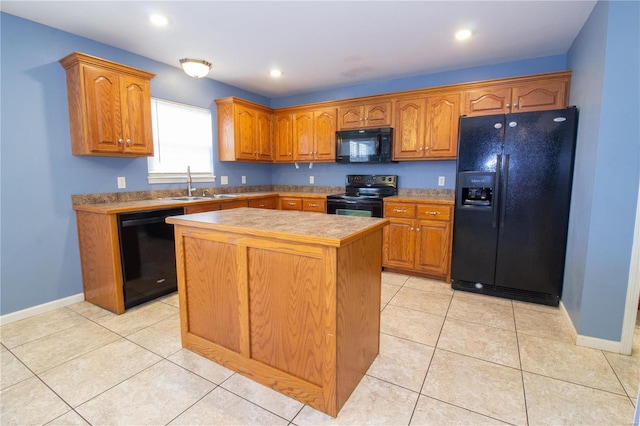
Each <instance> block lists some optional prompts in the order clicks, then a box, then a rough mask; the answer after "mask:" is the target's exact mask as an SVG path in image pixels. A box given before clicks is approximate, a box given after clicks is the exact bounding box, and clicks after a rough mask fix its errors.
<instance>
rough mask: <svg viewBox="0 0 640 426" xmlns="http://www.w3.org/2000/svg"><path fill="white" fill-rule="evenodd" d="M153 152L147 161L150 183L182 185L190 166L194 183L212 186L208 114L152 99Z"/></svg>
mask: <svg viewBox="0 0 640 426" xmlns="http://www.w3.org/2000/svg"><path fill="white" fill-rule="evenodd" d="M151 115H152V125H153V149H154V152H155V155H154V156H153V157H149V158H148V159H147V167H148V169H149V177H148V181H149V183H178V182H180V183H182V182H184V179H185V175H186V173H187V166H191V175H192V179H193V181H194V182H214V180H215V176H213V137H212V133H211V111H210V110H208V109H207V108H198V107H194V106H191V105H185V104H180V103H177V102H169V101H165V100H162V99H156V98H152V99H151Z"/></svg>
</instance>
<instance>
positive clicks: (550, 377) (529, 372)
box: [522, 370, 629, 398]
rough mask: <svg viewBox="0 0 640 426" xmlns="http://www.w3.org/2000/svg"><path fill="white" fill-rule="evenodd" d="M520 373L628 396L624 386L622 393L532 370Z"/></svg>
mask: <svg viewBox="0 0 640 426" xmlns="http://www.w3.org/2000/svg"><path fill="white" fill-rule="evenodd" d="M522 373H523V379H524V373H527V374H532V375H534V376H538V377H544V378H546V379H551V380H556V381H559V382H563V383H568V384H570V385H575V386H580V387H582V388H585V389H591V390H596V391H599V392H605V393H608V394H610V395H614V396H621V397H623V398H629V395H628V394H627V392H626V391H625V390H624V388H623V392H624V393H616V392H611V391H609V390H606V389H600V388H596V387H593V386H589V385H585V384H583V383H576V382H572V381H570V380H566V379H560V378H558V377H553V376H548V375H546V374H541V373H536V372H534V371H529V370H522Z"/></svg>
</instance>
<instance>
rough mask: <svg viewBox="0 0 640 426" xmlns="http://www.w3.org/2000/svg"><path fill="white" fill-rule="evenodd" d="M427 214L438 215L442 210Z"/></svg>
mask: <svg viewBox="0 0 640 426" xmlns="http://www.w3.org/2000/svg"><path fill="white" fill-rule="evenodd" d="M427 214H431V215H436V214H440V212H427Z"/></svg>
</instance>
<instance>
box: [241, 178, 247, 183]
mask: <svg viewBox="0 0 640 426" xmlns="http://www.w3.org/2000/svg"><path fill="white" fill-rule="evenodd" d="M242 183H243V184H245V183H247V177H246V176H242Z"/></svg>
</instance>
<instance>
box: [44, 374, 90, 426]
mask: <svg viewBox="0 0 640 426" xmlns="http://www.w3.org/2000/svg"><path fill="white" fill-rule="evenodd" d="M35 377H36V378H37V379H38V380H39V381H40V383H42V384H43V385H44V386H45V387H46V388H47V389H49V390H50V391H51V393H53V394H54V395H55V396H56V397H57V398H58V399H59V400H60V401H62V402H63V403H64V404H65V405H66V406H67V407H69V410H67V411H65V412H64V413H62V414H60V416H63V415H65V414H67V413H69V411H75V409H74V408H73V405H71V404H70V403H69V402H68V401H67V400H66V399H64V398H63V397H62V396H61V395H59V394H58V392H56V391H55V390H54V389H53V388H52V387H51V386H49V384H48V383H47V382H45V381H44V380H43V379H42V377H40V376H38V375H36V376H35ZM60 416H58V417H60ZM58 417H54V418H53V419H51V420H49V421H47V423H50V422H52V421H53V420H55V419H57V418H58ZM81 417H82V416H81ZM83 419H84V417H83ZM87 423H89V422H87ZM89 424H90V423H89Z"/></svg>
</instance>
